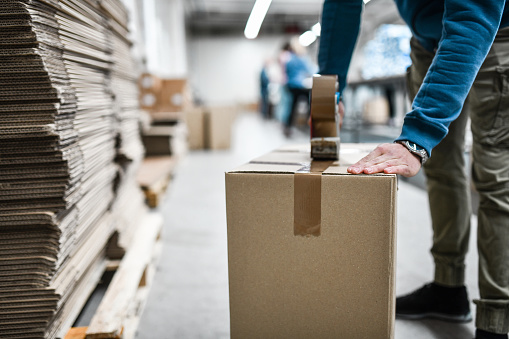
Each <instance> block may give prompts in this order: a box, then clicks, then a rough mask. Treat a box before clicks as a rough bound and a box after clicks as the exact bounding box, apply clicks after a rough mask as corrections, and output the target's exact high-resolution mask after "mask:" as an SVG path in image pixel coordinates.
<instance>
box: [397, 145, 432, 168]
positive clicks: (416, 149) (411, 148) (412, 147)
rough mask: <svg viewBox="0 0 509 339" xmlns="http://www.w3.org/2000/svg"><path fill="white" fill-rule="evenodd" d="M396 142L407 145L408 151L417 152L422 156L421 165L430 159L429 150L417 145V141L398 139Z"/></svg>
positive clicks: (416, 153)
mask: <svg viewBox="0 0 509 339" xmlns="http://www.w3.org/2000/svg"><path fill="white" fill-rule="evenodd" d="M395 142H397V143H398V144H401V145H403V146H405V147H406V148H407V149H408V151H410V153H412V154H415V155H417V156H418V157H419V158H421V165H424V163H425V162H426V161H428V159H429V156H428V152H426V150H425V149H424V148H422V147H421V146H419V145H417V144H416V143H414V142H411V141H408V140H398V141H395Z"/></svg>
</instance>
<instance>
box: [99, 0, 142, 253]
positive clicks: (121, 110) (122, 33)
mask: <svg viewBox="0 0 509 339" xmlns="http://www.w3.org/2000/svg"><path fill="white" fill-rule="evenodd" d="M100 3H101V7H102V9H103V11H104V12H105V13H106V15H107V16H108V19H107V22H108V27H109V29H110V31H111V41H112V43H113V46H112V47H113V55H112V57H113V65H112V72H111V82H112V89H113V92H114V94H115V106H114V111H115V116H116V121H117V128H118V136H117V156H116V161H117V163H118V164H119V166H120V168H119V177H118V184H117V187H116V192H117V199H115V201H114V202H113V206H112V209H111V210H112V214H113V217H114V220H115V228H116V230H117V234H116V235H117V237H115V239H114V240H116V242H117V244H113V245H117V246H109V247H108V256H109V257H113V258H118V257H119V256H121V255H122V254H123V251H124V250H125V249H126V248H128V247H129V246H130V243H131V241H132V238H133V234H134V232H135V230H136V226H137V225H139V224H140V221H141V218H142V216H143V214H144V213H143V212H145V209H146V205H145V202H144V200H145V196H144V195H143V192H142V191H141V189H140V187H139V185H138V183H137V181H136V173H137V170H138V169H139V167H140V165H141V163H142V161H143V156H144V149H143V144H142V142H141V139H140V123H139V120H140V111H139V101H138V84H137V82H138V74H136V73H135V72H134V70H135V69H136V67H135V64H134V60H133V58H132V56H131V53H130V48H131V42H130V40H128V39H127V36H128V13H127V11H126V9H125V7H124V6H123V5H122V4H121V3H120V1H119V0H103V1H101V2H100ZM115 250H117V251H118V250H119V251H120V252H114V251H115Z"/></svg>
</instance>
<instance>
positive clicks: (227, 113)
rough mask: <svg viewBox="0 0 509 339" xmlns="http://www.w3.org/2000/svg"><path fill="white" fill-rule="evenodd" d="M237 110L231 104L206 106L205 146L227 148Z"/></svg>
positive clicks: (213, 148) (217, 148)
mask: <svg viewBox="0 0 509 339" xmlns="http://www.w3.org/2000/svg"><path fill="white" fill-rule="evenodd" d="M236 114H237V110H236V108H235V107H233V106H216V107H208V108H207V109H206V111H205V118H204V126H205V148H208V149H212V150H221V149H229V148H230V143H231V135H232V125H233V122H234V120H235V117H236Z"/></svg>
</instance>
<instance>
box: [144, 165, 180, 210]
mask: <svg viewBox="0 0 509 339" xmlns="http://www.w3.org/2000/svg"><path fill="white" fill-rule="evenodd" d="M175 165H176V160H175V158H174V157H171V156H153V157H147V158H145V159H144V160H143V163H142V165H141V166H140V169H139V171H138V175H137V181H138V184H139V185H140V187H141V189H142V190H143V192H144V193H145V198H146V200H147V204H148V206H149V207H151V208H156V207H157V206H159V204H160V203H161V200H162V198H163V196H164V194H165V193H166V190H167V188H168V186H169V184H170V182H171V179H172V177H173V171H174V170H175Z"/></svg>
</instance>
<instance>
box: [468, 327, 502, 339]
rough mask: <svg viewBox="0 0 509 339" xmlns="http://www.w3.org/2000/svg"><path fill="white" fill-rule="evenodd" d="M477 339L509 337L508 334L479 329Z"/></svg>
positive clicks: (476, 332) (476, 333)
mask: <svg viewBox="0 0 509 339" xmlns="http://www.w3.org/2000/svg"><path fill="white" fill-rule="evenodd" d="M475 339H507V334H497V333H492V332H487V331H483V330H480V329H477V330H476V331H475Z"/></svg>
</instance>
